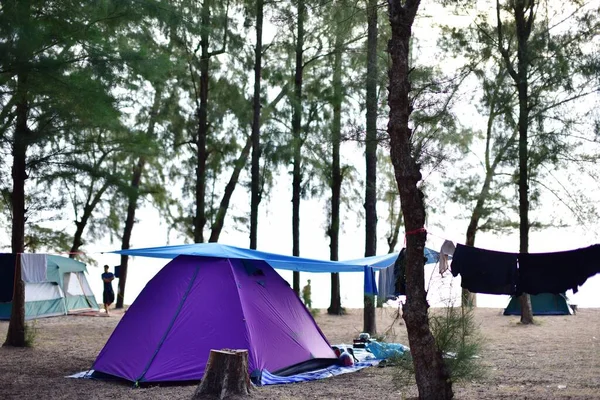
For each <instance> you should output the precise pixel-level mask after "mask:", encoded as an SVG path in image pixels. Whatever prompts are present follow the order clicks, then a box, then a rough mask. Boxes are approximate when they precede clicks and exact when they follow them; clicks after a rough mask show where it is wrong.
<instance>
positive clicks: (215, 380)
mask: <svg viewBox="0 0 600 400" xmlns="http://www.w3.org/2000/svg"><path fill="white" fill-rule="evenodd" d="M251 390H252V384H251V383H250V375H249V374H248V350H229V349H223V350H211V351H210V355H209V358H208V363H207V364H206V369H205V370H204V376H203V377H202V381H201V382H200V385H198V388H197V389H196V392H195V393H194V395H193V397H192V399H225V398H237V397H245V396H249V395H250V392H251Z"/></svg>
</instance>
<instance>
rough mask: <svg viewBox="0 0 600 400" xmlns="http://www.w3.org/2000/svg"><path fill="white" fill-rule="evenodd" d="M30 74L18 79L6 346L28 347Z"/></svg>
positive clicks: (24, 74) (21, 75)
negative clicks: (24, 261)
mask: <svg viewBox="0 0 600 400" xmlns="http://www.w3.org/2000/svg"><path fill="white" fill-rule="evenodd" d="M26 87H27V74H26V73H19V74H18V75H17V97H18V100H17V103H16V110H17V121H16V125H15V132H14V141H13V149H12V156H13V165H12V179H13V191H12V196H11V205H12V217H13V218H12V236H11V249H12V252H13V253H14V254H16V255H17V262H16V264H15V282H14V286H13V300H12V311H11V314H10V323H9V325H8V334H7V335H6V342H4V345H5V346H15V347H24V346H25V285H24V284H23V281H22V280H21V259H20V257H19V254H22V253H24V252H25V220H26V216H25V181H26V180H27V147H28V145H29V143H30V141H31V139H30V136H31V131H30V130H29V128H28V127H27V118H28V115H29V104H28V101H27V88H26Z"/></svg>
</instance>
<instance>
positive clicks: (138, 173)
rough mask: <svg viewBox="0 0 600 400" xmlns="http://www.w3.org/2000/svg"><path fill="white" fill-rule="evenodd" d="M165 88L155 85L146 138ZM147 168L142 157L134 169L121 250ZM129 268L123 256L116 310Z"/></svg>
mask: <svg viewBox="0 0 600 400" xmlns="http://www.w3.org/2000/svg"><path fill="white" fill-rule="evenodd" d="M162 93H163V88H162V86H159V85H155V92H154V101H153V102H152V108H151V110H150V119H149V121H148V129H147V130H146V136H147V137H148V138H152V137H153V136H154V132H155V130H156V123H157V118H158V111H159V109H160V104H161V99H162ZM145 166H146V158H145V157H144V156H141V157H139V158H138V160H137V163H136V164H135V165H134V167H133V171H132V176H131V184H130V185H129V192H128V193H127V195H128V196H127V198H128V199H127V215H126V217H125V226H124V228H123V238H122V239H121V249H122V250H127V249H129V247H130V246H131V234H132V232H133V226H134V224H135V213H136V211H137V206H138V200H139V197H140V185H141V182H142V174H143V173H144V167H145ZM128 267H129V257H128V256H126V255H121V264H120V266H119V286H118V289H117V302H116V304H115V308H117V309H120V308H123V306H124V303H125V285H126V284H127V269H128Z"/></svg>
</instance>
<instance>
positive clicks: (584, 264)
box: [517, 244, 600, 294]
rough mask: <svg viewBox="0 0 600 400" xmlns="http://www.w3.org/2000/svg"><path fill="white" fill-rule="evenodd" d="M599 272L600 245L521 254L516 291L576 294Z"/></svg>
mask: <svg viewBox="0 0 600 400" xmlns="http://www.w3.org/2000/svg"><path fill="white" fill-rule="evenodd" d="M597 273H600V245H597V244H595V245H593V246H590V247H585V248H582V249H576V250H569V251H560V252H556V253H530V254H519V279H518V283H517V294H521V293H529V294H540V293H555V294H559V293H564V292H566V291H567V290H569V289H572V290H573V293H577V290H578V287H579V286H581V285H583V284H584V283H585V281H586V280H587V279H588V278H590V277H592V276H594V275H596V274H597Z"/></svg>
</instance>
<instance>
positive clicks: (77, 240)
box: [69, 182, 109, 258]
mask: <svg viewBox="0 0 600 400" xmlns="http://www.w3.org/2000/svg"><path fill="white" fill-rule="evenodd" d="M108 186H109V184H108V182H105V183H104V185H103V186H102V187H101V188H100V189H99V190H98V191H97V192H96V194H95V195H93V198H91V197H92V191H93V184H92V185H91V187H90V193H88V199H87V202H86V204H85V206H84V207H83V214H82V215H81V218H80V219H79V221H76V222H75V226H76V227H77V229H76V230H75V235H73V245H72V246H71V250H70V251H69V258H75V256H76V255H77V253H78V252H79V248H80V247H81V246H82V245H83V231H84V230H85V227H86V226H87V223H88V221H89V220H90V218H91V217H92V213H93V212H94V209H95V208H96V206H97V205H98V203H100V200H101V199H102V196H103V195H104V193H105V192H106V190H107V189H108Z"/></svg>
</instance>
